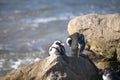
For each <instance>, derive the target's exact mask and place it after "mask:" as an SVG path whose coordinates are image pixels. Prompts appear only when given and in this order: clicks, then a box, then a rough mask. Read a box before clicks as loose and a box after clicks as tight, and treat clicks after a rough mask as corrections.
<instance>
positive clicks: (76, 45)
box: [66, 32, 86, 56]
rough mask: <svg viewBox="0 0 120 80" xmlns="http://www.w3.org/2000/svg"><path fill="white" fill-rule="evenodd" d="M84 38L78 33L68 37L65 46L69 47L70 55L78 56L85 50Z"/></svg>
mask: <svg viewBox="0 0 120 80" xmlns="http://www.w3.org/2000/svg"><path fill="white" fill-rule="evenodd" d="M85 42H86V41H85V36H84V34H79V33H78V32H76V33H74V34H72V35H70V36H68V38H67V40H66V44H67V45H68V46H70V47H71V51H72V53H71V55H72V56H79V55H80V54H81V53H82V52H83V50H84V48H85Z"/></svg>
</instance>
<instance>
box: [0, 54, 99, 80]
mask: <svg viewBox="0 0 120 80" xmlns="http://www.w3.org/2000/svg"><path fill="white" fill-rule="evenodd" d="M98 77H99V76H98V73H97V70H96V68H95V67H94V65H93V64H91V62H89V61H88V60H87V59H86V58H84V57H67V56H66V57H55V58H54V57H53V56H50V57H47V58H45V59H42V60H40V61H37V62H35V63H32V64H30V65H27V66H24V67H21V68H18V69H16V70H13V71H12V72H10V73H8V74H7V75H5V76H4V77H2V78H0V80H100V79H98Z"/></svg>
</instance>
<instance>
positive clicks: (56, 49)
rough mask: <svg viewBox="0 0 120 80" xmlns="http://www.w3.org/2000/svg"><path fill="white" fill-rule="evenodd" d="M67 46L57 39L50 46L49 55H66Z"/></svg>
mask: <svg viewBox="0 0 120 80" xmlns="http://www.w3.org/2000/svg"><path fill="white" fill-rule="evenodd" d="M65 53H66V52H65V47H64V44H63V43H62V42H61V41H59V40H57V41H54V43H53V44H52V45H51V46H50V48H49V55H65Z"/></svg>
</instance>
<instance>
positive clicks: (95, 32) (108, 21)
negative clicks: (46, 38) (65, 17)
mask: <svg viewBox="0 0 120 80" xmlns="http://www.w3.org/2000/svg"><path fill="white" fill-rule="evenodd" d="M68 32H69V34H73V33H75V32H80V33H84V34H85V36H86V42H87V44H86V49H88V50H90V51H92V52H94V53H96V54H99V55H102V56H103V57H105V58H106V60H110V61H120V14H108V15H100V14H89V15H84V16H78V17H76V18H74V19H72V20H71V21H70V22H69V24H68ZM102 61H104V60H102ZM100 64H101V63H99V64H97V65H100ZM119 66H120V65H119Z"/></svg>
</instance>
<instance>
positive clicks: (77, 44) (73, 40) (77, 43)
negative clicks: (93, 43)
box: [66, 32, 102, 80]
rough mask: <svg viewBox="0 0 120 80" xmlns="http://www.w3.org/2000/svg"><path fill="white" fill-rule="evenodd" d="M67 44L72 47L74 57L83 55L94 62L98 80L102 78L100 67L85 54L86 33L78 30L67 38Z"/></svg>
mask: <svg viewBox="0 0 120 80" xmlns="http://www.w3.org/2000/svg"><path fill="white" fill-rule="evenodd" d="M66 44H67V45H68V46H69V47H70V48H71V51H72V53H71V55H72V56H73V57H83V58H84V59H87V60H88V61H89V62H90V63H91V64H93V67H94V69H95V70H96V72H97V75H98V80H102V78H101V77H100V76H99V74H98V72H99V71H98V68H97V67H96V66H95V64H94V63H93V62H92V61H91V60H90V59H89V57H88V56H86V55H84V54H83V51H84V49H85V44H86V40H85V36H84V34H79V33H78V32H76V33H74V34H72V35H70V36H68V38H67V39H66Z"/></svg>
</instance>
